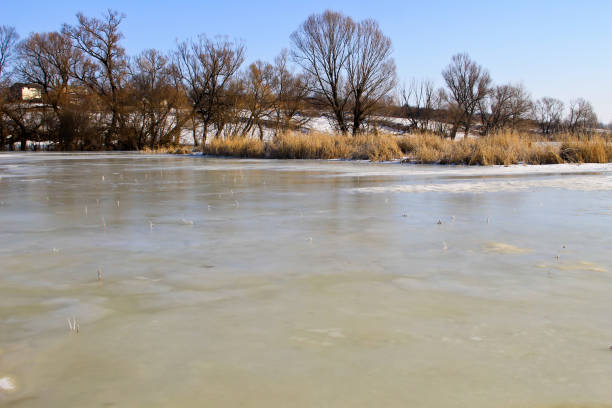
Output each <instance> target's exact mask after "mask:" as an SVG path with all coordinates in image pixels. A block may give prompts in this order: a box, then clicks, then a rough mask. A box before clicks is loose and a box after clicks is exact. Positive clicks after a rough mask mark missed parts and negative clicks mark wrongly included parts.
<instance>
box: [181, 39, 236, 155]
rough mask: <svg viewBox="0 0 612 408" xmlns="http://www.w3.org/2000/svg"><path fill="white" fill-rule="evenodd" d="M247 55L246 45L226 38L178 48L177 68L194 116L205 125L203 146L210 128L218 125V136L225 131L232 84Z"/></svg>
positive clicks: (201, 40)
mask: <svg viewBox="0 0 612 408" xmlns="http://www.w3.org/2000/svg"><path fill="white" fill-rule="evenodd" d="M244 54H245V47H244V45H243V44H242V43H239V42H236V41H230V40H228V39H227V38H225V37H217V38H215V39H214V40H211V39H209V38H207V37H206V36H205V35H203V34H202V35H200V36H198V37H197V38H196V39H195V40H190V41H185V42H182V43H180V44H179V45H178V50H177V52H176V53H175V58H174V60H175V66H176V68H177V69H178V72H179V74H180V77H181V80H182V83H183V86H184V88H185V92H186V94H187V97H188V99H189V103H190V104H191V107H192V109H193V113H194V115H197V116H199V118H200V120H201V122H202V146H204V144H205V143H206V138H207V135H208V129H209V126H210V125H212V124H216V125H217V135H220V134H221V132H222V130H223V127H224V125H225V123H226V119H225V118H224V114H225V113H226V112H225V110H226V108H227V103H229V102H228V101H229V98H228V97H231V96H233V95H231V87H232V85H233V84H232V81H233V80H234V79H235V75H236V73H237V72H238V70H239V69H240V66H241V65H242V62H243V61H244Z"/></svg>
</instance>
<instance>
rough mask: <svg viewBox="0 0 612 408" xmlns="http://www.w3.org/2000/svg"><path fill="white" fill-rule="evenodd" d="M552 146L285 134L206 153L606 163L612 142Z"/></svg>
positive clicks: (217, 146)
mask: <svg viewBox="0 0 612 408" xmlns="http://www.w3.org/2000/svg"><path fill="white" fill-rule="evenodd" d="M561 140H562V141H560V142H550V141H546V140H544V139H539V138H537V137H534V136H533V135H521V134H516V133H511V132H502V133H498V134H495V135H490V136H483V137H479V138H469V139H463V140H458V141H453V140H450V139H447V138H443V137H440V136H437V135H434V134H419V135H407V136H396V135H391V134H378V135H374V134H364V135H358V136H350V135H339V134H328V133H319V132H313V133H309V134H302V133H298V132H288V133H284V134H281V135H278V136H276V137H274V138H273V139H272V140H270V141H260V140H259V139H252V138H244V137H235V138H227V139H213V140H211V141H209V143H208V144H207V145H206V147H205V150H204V153H205V154H208V155H214V156H228V157H250V158H271V159H352V160H371V161H389V160H397V159H401V158H404V160H405V161H409V162H416V163H437V164H464V165H483V166H487V165H510V164H518V163H525V164H557V163H566V162H568V163H606V162H610V161H612V140H609V139H608V140H606V139H604V138H602V137H599V136H595V137H591V138H588V139H587V138H585V139H579V138H576V137H570V136H567V135H565V136H563V137H562V139H561Z"/></svg>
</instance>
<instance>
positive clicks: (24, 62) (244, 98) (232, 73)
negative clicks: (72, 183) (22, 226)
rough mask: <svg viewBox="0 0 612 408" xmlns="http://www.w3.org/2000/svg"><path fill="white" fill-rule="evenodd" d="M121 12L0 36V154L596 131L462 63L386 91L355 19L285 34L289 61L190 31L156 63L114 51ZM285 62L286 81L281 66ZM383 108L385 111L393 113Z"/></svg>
mask: <svg viewBox="0 0 612 408" xmlns="http://www.w3.org/2000/svg"><path fill="white" fill-rule="evenodd" d="M124 18H125V16H124V15H123V14H120V13H118V12H116V11H112V10H109V11H108V12H106V13H105V14H104V15H103V16H102V17H101V18H96V17H93V18H92V17H87V16H84V15H83V14H80V13H79V14H77V22H76V24H74V25H68V24H65V25H63V27H62V28H61V30H59V31H57V32H50V33H33V34H30V35H29V36H28V37H27V38H25V39H24V40H23V41H18V40H19V38H18V35H17V33H16V31H15V30H14V29H13V28H10V27H5V26H2V27H0V149H2V148H4V147H5V146H7V145H9V146H12V145H13V144H14V143H15V142H21V147H22V148H25V146H26V142H27V141H28V140H30V141H32V140H49V141H53V142H56V143H57V144H58V145H59V146H60V147H61V148H63V149H67V150H69V149H117V148H118V149H141V148H143V147H145V146H149V147H152V148H154V147H157V146H162V145H169V144H176V143H178V142H179V140H180V137H181V135H182V134H183V135H184V134H185V132H186V131H187V132H190V133H191V135H192V139H193V143H194V144H195V145H198V143H206V140H207V138H209V137H211V135H214V137H226V136H228V135H243V136H257V137H260V138H263V137H264V135H265V134H266V132H272V133H278V132H283V131H286V130H288V129H300V128H303V127H304V125H305V124H306V122H307V121H308V118H309V117H311V116H313V115H321V114H324V115H327V117H328V118H329V120H330V122H331V123H332V124H333V125H334V126H335V128H336V129H337V130H338V131H339V132H342V133H352V134H357V133H360V132H364V131H367V130H368V129H369V127H370V126H372V124H373V123H374V122H375V121H374V120H372V119H373V118H374V117H375V116H376V115H379V114H381V113H382V112H389V111H395V112H397V113H399V114H400V115H401V116H403V117H405V118H406V119H408V126H407V127H406V129H404V130H406V131H436V132H439V133H445V134H448V135H450V136H451V137H453V138H454V137H455V135H456V134H457V132H458V131H463V132H465V133H466V134H467V133H469V132H470V131H473V130H474V129H475V128H477V130H478V131H479V132H480V133H482V134H487V133H491V132H495V131H498V130H500V129H503V128H512V129H517V128H519V127H521V126H525V125H526V124H527V125H530V124H533V123H534V121H536V122H537V124H538V125H539V126H540V129H541V131H542V132H544V133H552V132H556V131H559V130H562V129H564V130H568V131H572V132H584V131H586V130H587V129H589V128H591V127H593V126H594V124H596V122H597V119H596V117H595V114H594V113H593V108H592V106H591V105H590V104H589V103H588V102H586V101H584V100H582V99H579V100H576V101H573V102H572V103H571V104H570V107H569V115H568V117H567V118H565V117H564V115H563V112H564V105H563V103H562V102H560V101H558V100H555V99H552V98H543V99H541V100H539V101H537V102H535V103H533V102H531V99H530V96H529V94H528V92H527V91H526V90H525V89H524V88H523V87H522V86H520V85H512V84H507V85H498V86H494V85H492V81H491V77H490V75H489V73H488V71H487V70H486V69H484V68H483V67H481V66H480V65H478V64H477V63H475V62H474V61H472V60H471V59H470V57H469V56H468V55H467V54H458V55H456V56H454V57H453V58H452V60H451V63H450V64H449V66H448V67H446V68H445V69H444V71H443V72H442V76H443V78H444V82H445V84H446V87H445V88H440V89H436V88H435V87H434V84H433V82H431V81H413V82H412V83H411V84H410V85H409V86H408V87H404V88H403V89H402V91H401V92H399V97H398V96H397V95H396V94H395V92H394V91H395V89H396V85H397V80H396V67H395V63H394V60H393V58H392V55H391V54H392V46H391V40H390V39H389V38H388V37H387V36H385V35H384V34H383V33H382V31H381V29H380V27H379V26H378V24H377V23H376V22H375V21H374V20H370V19H367V20H363V21H354V20H352V19H351V18H350V17H347V16H344V15H343V14H341V13H336V12H332V11H326V12H324V13H322V14H315V15H312V16H310V17H309V18H308V19H307V20H306V21H305V22H304V23H302V24H301V25H300V26H299V27H298V29H297V30H296V31H295V32H294V33H293V34H292V35H291V49H290V51H287V50H283V51H282V52H281V53H280V55H279V56H278V57H276V58H275V60H274V61H272V62H263V61H256V62H254V63H252V64H250V65H249V66H248V67H246V68H243V64H244V60H245V54H246V48H245V46H244V44H243V43H242V42H240V41H233V40H230V39H228V38H226V37H216V38H209V37H206V36H205V35H200V36H198V37H196V38H194V39H190V40H187V41H183V42H180V43H178V44H177V46H176V49H175V50H173V51H171V52H169V53H166V54H165V53H161V52H159V51H157V50H154V49H149V50H145V51H143V52H142V53H141V54H140V55H138V56H136V57H129V56H127V55H126V52H125V49H124V48H123V47H122V45H121V40H122V38H123V35H122V33H121V29H120V26H121V24H122V22H123V20H124ZM292 66H296V67H298V68H299V71H296V70H294V69H293V68H292ZM15 80H18V81H22V82H25V83H28V84H31V85H32V84H33V86H36V87H37V89H39V90H40V93H41V100H40V101H36V102H35V103H32V102H29V103H28V102H24V101H22V100H17V99H15V98H14V97H13V98H11V95H10V92H9V89H10V87H9V85H10V83H11V81H15ZM394 106H395V109H392V108H393V107H394Z"/></svg>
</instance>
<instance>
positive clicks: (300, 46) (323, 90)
mask: <svg viewBox="0 0 612 408" xmlns="http://www.w3.org/2000/svg"><path fill="white" fill-rule="evenodd" d="M355 30H356V24H355V22H354V21H353V20H352V19H351V18H350V17H347V16H344V15H343V14H341V13H337V12H334V11H330V10H327V11H325V12H324V13H323V14H313V15H311V16H310V17H308V19H307V20H306V21H304V22H303V23H302V24H301V25H300V27H299V28H298V29H297V31H295V32H294V33H293V34H291V42H292V44H293V49H292V51H291V55H292V57H293V59H294V61H295V62H296V63H297V64H298V65H299V66H301V67H302V69H303V70H304V71H305V72H306V73H307V74H308V75H309V76H310V77H311V78H312V81H311V82H312V84H313V88H312V91H313V93H314V94H315V95H316V96H317V97H319V98H320V99H322V100H323V101H324V102H325V105H326V106H327V107H328V108H329V109H330V110H331V113H332V116H333V118H334V120H335V123H336V126H337V128H338V130H339V131H340V132H342V133H347V132H348V130H349V128H348V124H347V118H346V116H345V114H346V107H347V105H348V103H349V99H350V97H351V91H350V87H349V86H348V84H347V78H346V66H347V64H348V61H349V58H350V57H351V52H352V51H353V45H354V44H353V37H354V33H355Z"/></svg>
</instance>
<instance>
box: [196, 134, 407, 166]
mask: <svg viewBox="0 0 612 408" xmlns="http://www.w3.org/2000/svg"><path fill="white" fill-rule="evenodd" d="M204 154H207V155H214V156H227V157H242V158H245V157H250V158H264V157H265V158H270V159H353V160H372V161H385V160H397V159H401V158H402V156H403V154H402V151H401V150H400V148H399V146H398V144H397V137H396V136H393V135H357V136H350V135H341V134H329V133H319V132H312V133H309V134H302V133H298V132H287V133H282V134H278V135H276V136H274V137H273V138H272V139H271V140H265V141H262V140H260V139H254V138H246V137H229V138H225V139H212V140H210V141H209V142H208V143H207V144H206V146H205V147H204Z"/></svg>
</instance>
